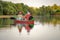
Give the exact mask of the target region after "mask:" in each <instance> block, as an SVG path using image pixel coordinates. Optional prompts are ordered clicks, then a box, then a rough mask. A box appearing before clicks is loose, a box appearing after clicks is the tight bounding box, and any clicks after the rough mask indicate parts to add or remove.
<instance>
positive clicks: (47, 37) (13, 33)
mask: <svg viewBox="0 0 60 40" xmlns="http://www.w3.org/2000/svg"><path fill="white" fill-rule="evenodd" d="M0 40H60V25H59V24H57V25H56V26H54V25H53V24H47V23H45V24H42V23H39V22H35V25H34V28H33V29H32V30H31V32H30V33H29V34H28V33H27V32H26V30H25V28H23V30H22V32H21V33H19V31H18V28H17V27H15V26H12V27H10V28H1V29H0Z"/></svg>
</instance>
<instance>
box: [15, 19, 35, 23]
mask: <svg viewBox="0 0 60 40" xmlns="http://www.w3.org/2000/svg"><path fill="white" fill-rule="evenodd" d="M15 23H16V24H34V21H19V20H15Z"/></svg>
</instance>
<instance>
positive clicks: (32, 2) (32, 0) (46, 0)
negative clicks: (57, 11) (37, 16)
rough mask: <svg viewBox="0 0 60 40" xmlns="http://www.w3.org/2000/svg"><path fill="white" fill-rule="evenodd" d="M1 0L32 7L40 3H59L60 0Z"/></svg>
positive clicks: (38, 5) (40, 4)
mask: <svg viewBox="0 0 60 40" xmlns="http://www.w3.org/2000/svg"><path fill="white" fill-rule="evenodd" d="M3 1H11V2H14V3H24V4H26V5H28V6H32V7H40V6H42V5H45V6H48V5H50V6H51V5H53V4H57V5H60V0H3Z"/></svg>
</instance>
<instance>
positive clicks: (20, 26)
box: [16, 11, 23, 32]
mask: <svg viewBox="0 0 60 40" xmlns="http://www.w3.org/2000/svg"><path fill="white" fill-rule="evenodd" d="M16 20H17V21H23V12H22V11H19V12H18V15H17V18H16ZM17 26H18V29H19V32H21V31H22V27H23V24H19V23H18V24H17Z"/></svg>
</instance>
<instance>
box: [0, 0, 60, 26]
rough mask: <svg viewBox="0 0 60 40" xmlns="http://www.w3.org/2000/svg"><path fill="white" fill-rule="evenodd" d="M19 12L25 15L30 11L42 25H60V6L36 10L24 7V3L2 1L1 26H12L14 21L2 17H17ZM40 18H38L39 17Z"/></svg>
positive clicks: (0, 9)
mask: <svg viewBox="0 0 60 40" xmlns="http://www.w3.org/2000/svg"><path fill="white" fill-rule="evenodd" d="M18 11H22V12H23V15H25V14H26V13H27V11H29V12H30V13H31V14H32V16H34V18H35V20H36V19H37V20H39V21H40V22H42V23H45V22H46V23H52V24H55V25H56V24H60V5H57V4H53V6H45V5H42V7H39V8H35V7H29V6H28V5H24V4H23V3H12V2H7V1H2V0H0V25H2V26H1V27H3V25H6V24H7V25H10V24H11V23H13V20H11V19H10V18H1V15H17V13H18ZM37 16H38V17H37Z"/></svg>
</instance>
